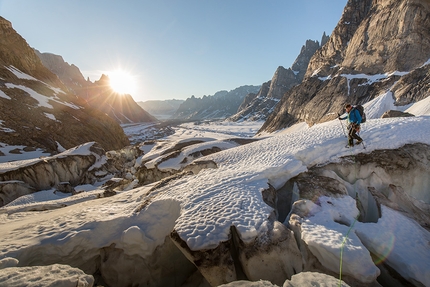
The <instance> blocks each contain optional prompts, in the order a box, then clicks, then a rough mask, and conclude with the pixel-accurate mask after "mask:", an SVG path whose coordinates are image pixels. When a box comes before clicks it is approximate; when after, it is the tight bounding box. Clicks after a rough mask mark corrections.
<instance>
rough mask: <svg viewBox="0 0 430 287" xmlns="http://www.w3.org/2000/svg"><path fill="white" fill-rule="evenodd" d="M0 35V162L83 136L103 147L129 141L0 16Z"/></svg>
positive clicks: (75, 142) (71, 143) (46, 150)
mask: <svg viewBox="0 0 430 287" xmlns="http://www.w3.org/2000/svg"><path fill="white" fill-rule="evenodd" d="M0 35H1V41H0V136H1V138H0V162H3V161H4V158H5V157H7V156H8V155H9V154H10V153H13V154H14V155H23V154H26V153H28V152H32V151H35V150H38V151H40V153H45V154H46V153H47V154H50V153H57V152H59V151H62V150H64V148H72V147H74V146H76V145H79V144H82V143H85V142H88V141H97V142H98V143H99V144H100V145H101V146H103V147H104V148H106V149H119V148H121V147H124V146H126V145H128V144H129V141H128V138H127V137H126V136H125V134H124V132H123V130H122V129H121V127H120V126H119V124H117V123H116V122H115V121H114V120H112V119H111V118H109V117H107V116H106V115H105V114H104V113H102V112H101V111H99V110H97V109H93V108H91V107H90V106H89V105H88V104H87V103H86V102H85V101H84V100H83V99H81V98H79V97H77V96H76V95H75V94H73V93H71V92H70V91H69V90H68V88H67V87H66V86H65V85H64V83H62V82H61V81H60V80H59V79H58V77H57V76H56V75H55V74H53V73H52V72H50V71H49V70H48V69H47V68H46V67H44V66H43V65H42V62H41V61H40V59H39V58H38V57H37V55H36V54H35V52H34V50H33V49H32V48H31V47H30V46H29V45H28V44H27V42H26V41H25V40H24V39H23V38H22V37H21V36H20V35H19V34H18V33H17V32H16V31H15V30H14V29H13V28H12V24H11V23H10V22H9V21H7V20H6V19H4V18H2V17H0ZM12 146H13V148H11V147H12Z"/></svg>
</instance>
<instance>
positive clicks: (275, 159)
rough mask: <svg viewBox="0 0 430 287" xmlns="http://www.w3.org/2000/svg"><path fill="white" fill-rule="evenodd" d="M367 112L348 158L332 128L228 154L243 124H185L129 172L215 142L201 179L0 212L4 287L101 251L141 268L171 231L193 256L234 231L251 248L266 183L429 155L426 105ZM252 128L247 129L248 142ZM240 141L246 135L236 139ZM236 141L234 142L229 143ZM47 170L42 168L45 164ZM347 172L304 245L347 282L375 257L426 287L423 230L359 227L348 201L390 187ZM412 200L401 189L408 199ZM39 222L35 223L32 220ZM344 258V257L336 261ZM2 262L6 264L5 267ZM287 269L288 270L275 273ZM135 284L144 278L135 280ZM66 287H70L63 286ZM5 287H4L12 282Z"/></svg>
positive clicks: (27, 202) (265, 209)
mask: <svg viewBox="0 0 430 287" xmlns="http://www.w3.org/2000/svg"><path fill="white" fill-rule="evenodd" d="M364 106H365V108H366V110H367V111H368V120H367V122H366V123H364V124H363V125H362V130H361V136H362V137H363V138H364V140H365V143H366V149H363V147H362V146H361V145H360V146H357V147H355V148H352V149H346V148H345V147H344V145H345V144H346V138H345V135H344V133H343V129H342V127H341V124H340V122H339V121H338V120H333V121H329V122H325V123H322V124H318V125H314V126H312V127H307V126H306V125H303V124H299V125H297V126H293V127H291V128H289V129H286V130H283V131H280V132H279V133H275V134H272V135H270V136H267V135H266V136H265V137H262V138H261V140H259V141H256V142H253V143H250V144H247V145H242V146H234V145H231V146H230V147H228V146H227V145H226V144H225V143H226V142H225V141H224V140H225V139H227V138H226V132H225V131H228V132H230V133H231V132H232V131H234V130H235V129H234V128H232V127H234V126H238V127H240V126H241V124H240V123H226V122H222V123H215V122H214V123H211V124H204V125H197V127H195V128H191V127H192V126H193V125H191V124H185V125H183V126H180V127H178V128H177V133H176V134H174V135H172V136H169V137H167V138H166V139H165V140H164V141H160V142H158V143H153V144H152V145H144V146H143V148H144V149H145V154H144V155H142V156H141V158H140V159H141V161H139V160H138V161H137V162H136V166H138V165H152V164H153V162H151V161H149V162H146V163H144V162H143V159H144V158H152V159H155V158H157V157H158V158H159V157H161V156H163V157H165V158H164V160H163V164H164V165H163V167H162V168H163V169H169V168H175V166H177V165H178V164H180V161H178V160H177V159H176V158H174V157H171V156H169V154H165V155H162V153H163V151H165V150H167V149H169V148H171V147H173V146H175V145H176V144H178V143H180V142H182V143H183V142H186V141H189V140H195V139H197V138H202V141H203V142H202V143H201V144H197V145H192V146H189V147H186V148H184V149H182V150H181V153H180V154H179V156H183V155H186V154H191V153H194V152H196V151H197V150H198V147H199V146H200V148H201V150H203V149H206V148H207V147H208V145H207V143H208V142H209V141H212V142H213V146H219V147H220V148H221V149H223V151H221V152H219V153H215V154H211V155H209V156H207V157H205V160H213V161H214V162H215V163H216V164H217V168H216V169H215V170H214V169H204V170H202V171H200V173H197V174H195V175H192V176H187V177H182V178H179V179H177V180H172V181H169V183H166V184H165V185H163V186H162V187H160V188H158V189H156V190H155V191H152V192H150V191H149V189H150V188H151V187H152V185H151V186H150V187H148V186H142V187H137V188H133V186H132V185H131V186H130V187H129V188H126V189H125V190H123V191H119V192H118V194H117V195H115V196H112V197H107V198H101V199H100V198H98V196H97V195H98V194H99V193H101V192H102V191H101V190H100V189H99V188H100V183H98V184H95V185H94V186H92V185H85V186H77V187H76V190H77V191H84V192H82V193H79V194H77V195H74V196H69V195H67V194H62V193H54V192H53V190H44V191H39V192H35V193H32V194H29V195H25V196H21V197H20V198H18V199H16V200H15V201H13V202H11V203H9V204H8V205H7V206H4V207H2V208H0V219H1V220H0V221H1V222H2V225H1V227H2V233H1V234H0V239H1V240H0V258H1V260H0V280H14V279H16V282H28V281H29V280H30V278H31V277H32V276H33V273H34V272H28V270H27V269H21V268H24V267H22V266H26V265H44V264H52V262H55V261H57V262H58V261H60V262H63V263H64V262H72V261H73V263H74V266H77V265H79V264H80V263H79V262H78V261H79V259H81V260H84V261H85V264H90V263H91V262H90V259H88V258H97V252H100V251H99V250H101V249H102V248H104V247H106V246H110V245H112V244H115V247H116V248H119V249H123V250H124V252H125V254H127V255H129V256H136V255H139V256H142V257H144V258H148V256H151V254H153V252H154V250H156V249H157V247H158V246H160V245H162V244H163V242H164V240H165V237H166V236H169V234H170V232H171V231H172V230H173V229H174V230H175V231H176V232H177V233H178V235H179V236H180V237H181V238H182V239H183V240H184V241H185V242H186V243H187V245H188V246H189V247H190V249H191V250H201V249H203V250H205V249H210V248H213V247H214V246H217V245H218V244H219V243H220V242H223V241H226V240H228V236H229V232H230V227H231V226H232V225H234V226H236V228H237V232H238V233H239V234H240V238H241V239H242V240H243V241H244V242H253V241H254V240H256V237H258V236H262V238H264V236H266V235H265V234H266V233H265V232H267V230H268V228H269V227H268V218H269V215H270V214H271V212H272V208H271V207H269V206H268V205H267V204H266V203H265V202H264V201H263V199H262V196H261V192H262V190H263V189H267V188H268V183H270V184H271V185H272V186H273V187H275V188H279V187H281V186H283V185H284V183H285V182H286V181H287V180H289V179H291V178H292V177H294V176H296V175H298V174H299V173H301V172H305V171H307V169H308V168H309V167H311V166H315V165H322V164H325V163H328V162H334V163H336V162H339V159H340V158H341V157H343V156H352V155H355V154H359V153H371V152H373V151H375V150H380V149H397V148H399V147H401V146H403V145H405V144H411V143H417V142H418V143H424V144H427V145H429V144H430V137H428V134H429V133H430V97H428V98H426V99H424V100H422V101H420V102H417V103H415V104H413V105H411V106H409V107H398V108H403V109H406V110H405V111H407V112H411V113H414V114H415V115H416V117H408V118H385V119H381V118H379V115H380V114H381V113H383V112H384V111H386V109H387V107H388V108H390V107H391V106H394V104H393V99H392V97H391V94H389V93H387V94H385V95H381V96H380V97H378V98H376V99H374V100H372V101H371V102H368V103H366V104H365V105H364ZM248 124H249V125H250V123H248ZM255 124H257V123H255ZM258 124H260V125H261V124H262V123H258ZM250 127H251V126H248V128H249V130H250V131H251V130H252V129H250ZM255 130H258V128H257V129H255ZM236 131H237V132H238V133H241V132H242V131H241V130H240V129H239V128H237V129H236ZM217 132H219V133H220V136H219V137H217V136H216V133H217ZM231 137H232V138H233V137H237V136H236V135H234V134H231ZM387 139H389V140H387ZM92 145H93V143H86V144H84V145H81V146H79V147H77V148H73V149H70V150H68V151H65V152H63V153H62V154H58V155H56V156H54V157H65V156H68V155H85V156H89V155H90V154H91V149H90V148H91V146H92ZM160 159H161V158H160ZM43 160H44V159H39V158H35V159H33V160H29V161H23V162H17V163H15V164H11V163H4V164H0V171H2V172H4V171H7V170H11V169H16V168H18V167H23V166H26V165H33V164H37V163H38V162H40V161H43ZM45 160H48V161H49V160H50V158H45ZM104 160H105V159H104V158H103V157H101V158H99V159H98V161H97V162H96V163H95V166H96V165H99V164H100V163H103V162H104ZM169 164H170V167H169ZM160 168H161V167H160ZM91 169H92V168H90V169H89V170H90V171H91ZM342 169H343V172H345V173H346V174H349V175H348V176H347V177H348V178H349V180H350V182H352V183H349V182H346V181H343V179H341V178H340V177H339V176H338V175H333V174H331V175H330V174H329V173H326V174H325V176H330V177H333V178H336V179H337V180H338V181H341V182H342V184H344V185H345V188H346V189H347V194H345V195H343V196H339V195H336V197H327V196H321V197H319V199H318V202H317V203H318V204H315V203H313V202H311V201H306V204H304V205H303V206H302V208H303V209H302V211H303V213H301V214H306V216H303V218H302V219H301V229H302V234H301V236H302V239H303V241H305V242H306V244H307V245H308V246H309V250H310V252H312V253H313V254H314V255H315V256H316V257H317V258H318V260H320V262H321V264H322V265H323V266H325V267H326V268H328V269H329V270H331V271H333V272H335V273H336V272H337V271H338V270H339V264H340V262H341V260H342V270H343V272H344V275H346V274H348V275H350V276H352V277H353V278H355V279H357V280H367V281H368V282H370V281H372V280H374V279H375V278H376V277H377V276H378V275H379V269H378V268H376V266H375V265H374V263H373V261H372V259H371V256H370V253H369V250H371V251H372V253H373V254H376V255H377V256H378V258H379V259H381V260H384V261H385V262H386V263H387V264H388V265H390V266H391V267H392V268H394V269H395V270H396V271H397V272H399V273H400V274H401V275H402V276H403V277H405V278H410V279H412V280H416V281H419V282H421V283H422V284H423V285H424V286H428V285H429V284H430V248H429V246H428V242H429V240H430V233H429V232H428V231H427V230H425V229H424V228H422V227H421V226H420V225H418V224H416V223H414V222H413V221H412V220H411V219H410V218H409V217H406V216H404V215H403V214H402V213H400V212H397V211H395V210H393V209H391V208H389V207H386V206H382V207H381V214H382V216H381V218H379V219H378V221H377V222H360V221H356V220H355V218H356V217H357V215H358V212H359V211H358V209H357V205H358V204H357V203H356V202H355V194H356V193H357V192H358V193H359V194H358V196H359V197H360V196H363V192H364V191H367V187H368V183H369V182H370V183H372V184H376V185H382V186H383V185H385V184H387V183H389V182H390V179H389V175H388V174H386V173H385V172H382V173H380V174H379V171H378V170H375V169H373V168H372V167H369V166H366V165H364V166H362V168H361V170H360V178H354V175H353V171H348V170H347V169H348V167H347V166H344V167H342ZM366 174H367V175H371V174H376V175H375V177H376V178H378V179H375V178H373V180H372V179H369V178H367V180H369V181H366V176H365V175H366ZM399 176H401V175H399ZM406 176H408V175H405V177H406ZM414 176H415V177H416V178H415V180H416V182H417V183H416V185H417V186H418V185H419V182H421V181H425V178H426V177H427V174H426V173H425V172H424V171H423V173H422V174H420V172H419V170H418V169H417V170H416V172H415V173H414ZM370 178H372V176H370ZM396 180H399V179H398V178H396ZM410 182H415V181H410ZM415 187H416V186H415ZM418 189H419V188H418ZM411 190H412V188H411ZM411 190H409V189H405V192H411ZM416 191H417V190H416V188H415V192H416ZM408 196H409V197H413V198H415V199H418V200H422V201H423V202H426V203H428V202H429V200H430V199H429V197H428V196H429V195H428V193H426V190H423V188H421V191H418V192H416V193H415V194H412V193H408ZM97 198H98V199H97ZM94 199H97V200H94ZM144 199H148V200H149V204H148V205H147V206H146V207H145V208H144V209H139V208H140V206H141V204H142V201H143V200H144ZM59 206H61V208H59ZM64 206H66V207H64ZM375 208H376V207H375ZM35 210H40V211H39V212H37V213H36V212H35ZM137 210H139V211H137ZM278 230H279V229H277V230H273V232H275V233H276V232H278ZM281 230H282V229H281ZM279 232H280V231H279ZM346 234H348V237H347V240H346V239H345V236H346ZM274 236H275V237H276V236H277V235H276V234H275V235H274ZM343 242H345V243H343ZM411 242H413V244H411ZM341 246H343V247H341ZM263 248H264V247H263ZM340 248H342V250H343V252H342V254H343V256H342V257H341V258H342V259H341V258H340V253H339V250H340ZM28 250H31V252H29V251H28ZM159 250H163V249H162V248H160V249H159ZM169 250H170V249H169ZM277 250H278V251H280V254H279V255H280V256H281V257H283V258H284V256H288V255H287V254H284V253H282V250H283V249H282V248H281V249H277ZM278 251H276V253H278ZM45 252H49V256H40V254H43V253H45ZM169 252H170V251H169ZM24 253H25V254H26V255H24ZM30 254H31V255H30ZM76 254H86V255H87V256H86V257H81V256H76ZM254 254H255V253H254ZM160 256H162V251H159V252H158V253H157V258H160ZM255 256H258V255H255ZM271 256H274V255H273V254H272V255H271ZM12 257H13V258H12ZM15 258H20V259H21V261H20V262H19V264H20V266H21V267H16V268H7V269H1V266H4V265H7V266H9V267H11V266H17V264H18V261H17V260H16V259H15ZM272 259H273V257H272ZM76 260H78V261H76ZM2 261H6V262H5V263H4V264H2V263H3V262H2ZM290 261H294V260H284V261H282V262H290ZM30 262H31V264H29V263H30ZM133 262H138V261H133ZM280 262H281V261H280ZM121 264H122V265H123V267H124V269H127V267H126V266H125V265H124V264H127V261H126V260H123V261H121ZM136 264H137V263H136ZM277 264H278V263H277ZM284 264H288V263H284ZM244 266H248V265H244ZM249 266H252V264H250V265H249ZM133 267H135V266H133ZM32 268H42V267H32ZM250 268H251V267H250ZM258 268H261V266H260V265H259V266H258ZM130 269H132V268H131V267H130ZM45 271H46V270H45ZM45 271H41V272H45ZM255 272H257V271H255ZM154 274H155V273H154ZM127 276H132V274H127ZM139 276H143V275H142V274H140V273H139ZM43 277H44V278H48V277H50V278H51V279H52V280H58V276H57V277H56V278H54V276H52V274H51V276H48V275H47V276H43ZM2 278H3V279H2ZM39 280H40V276H39ZM65 280H71V279H69V277H67V278H65ZM32 282H33V281H32ZM0 283H1V282H0ZM3 283H4V284H5V285H7V281H3ZM0 285H1V284H0Z"/></svg>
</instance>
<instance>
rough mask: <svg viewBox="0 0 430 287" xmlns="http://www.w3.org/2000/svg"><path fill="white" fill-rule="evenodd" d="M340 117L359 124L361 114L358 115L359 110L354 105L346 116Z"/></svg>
mask: <svg viewBox="0 0 430 287" xmlns="http://www.w3.org/2000/svg"><path fill="white" fill-rule="evenodd" d="M340 119H341V120H344V119H348V122H350V123H355V124H357V125H359V124H360V123H361V115H360V112H359V111H358V110H357V109H356V108H355V107H353V108H352V109H351V110H350V111H349V113H348V116H346V117H343V118H340Z"/></svg>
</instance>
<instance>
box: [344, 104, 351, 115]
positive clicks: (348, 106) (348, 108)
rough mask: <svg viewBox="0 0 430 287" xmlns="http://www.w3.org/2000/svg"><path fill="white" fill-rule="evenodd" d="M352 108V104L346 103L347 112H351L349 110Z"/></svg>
mask: <svg viewBox="0 0 430 287" xmlns="http://www.w3.org/2000/svg"><path fill="white" fill-rule="evenodd" d="M351 109H352V105H351V104H346V105H345V110H346V112H347V113H349V111H351Z"/></svg>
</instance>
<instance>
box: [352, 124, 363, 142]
mask: <svg viewBox="0 0 430 287" xmlns="http://www.w3.org/2000/svg"><path fill="white" fill-rule="evenodd" d="M354 139H356V140H358V141H363V139H362V138H361V137H359V136H358V135H357V129H356V126H354V125H349V127H348V144H349V145H350V146H352V145H354Z"/></svg>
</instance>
